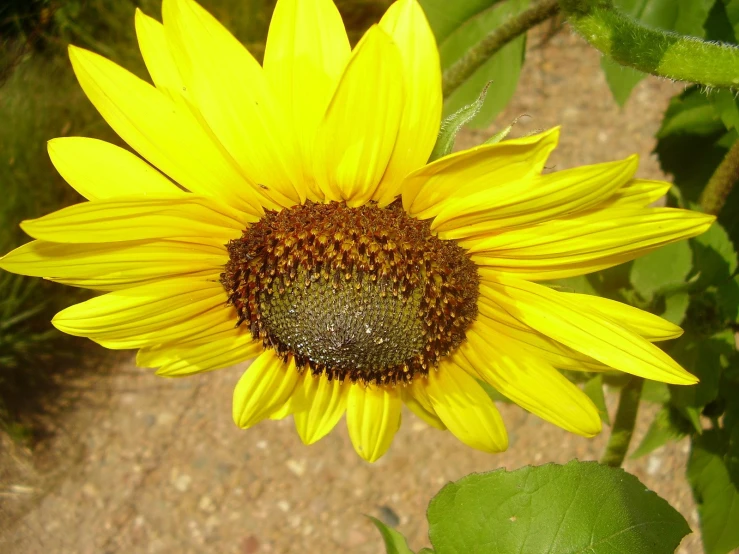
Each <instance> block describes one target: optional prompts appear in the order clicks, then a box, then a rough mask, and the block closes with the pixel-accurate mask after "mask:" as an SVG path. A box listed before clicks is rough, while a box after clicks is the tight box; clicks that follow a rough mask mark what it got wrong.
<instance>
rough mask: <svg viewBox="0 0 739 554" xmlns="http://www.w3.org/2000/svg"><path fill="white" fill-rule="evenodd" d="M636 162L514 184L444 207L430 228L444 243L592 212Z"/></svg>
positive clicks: (494, 185) (625, 178)
mask: <svg viewBox="0 0 739 554" xmlns="http://www.w3.org/2000/svg"><path fill="white" fill-rule="evenodd" d="M638 165H639V160H638V158H637V157H636V156H631V157H630V158H626V159H625V160H620V161H617V162H610V163H603V164H596V165H586V166H582V167H576V168H573V169H565V170H563V171H557V172H555V173H549V174H547V175H538V176H534V177H532V178H529V179H524V180H521V181H512V182H507V183H506V182H499V183H495V182H493V183H491V184H490V186H489V187H488V188H487V189H483V190H480V191H478V192H475V193H474V194H469V195H467V196H462V197H460V198H457V199H455V200H450V201H448V202H444V203H443V207H442V209H441V211H440V212H439V215H437V216H436V217H435V218H434V220H433V222H432V223H431V229H432V230H435V231H437V232H438V234H439V237H440V238H443V239H459V238H463V237H469V236H472V235H479V234H487V233H491V232H498V231H500V230H501V229H505V228H506V227H513V226H516V225H526V224H531V223H538V222H541V221H547V220H550V219H553V218H556V217H560V216H568V215H570V214H573V213H575V212H581V211H584V210H587V209H589V208H593V207H595V206H597V205H598V204H600V203H602V202H603V201H604V200H606V199H607V198H609V197H610V196H611V195H612V194H613V193H614V191H616V190H617V189H618V188H620V187H621V186H622V185H624V184H625V183H627V182H628V181H629V180H630V179H631V177H633V175H634V172H635V171H636V168H637V166H638Z"/></svg>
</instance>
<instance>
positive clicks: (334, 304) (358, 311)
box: [221, 202, 479, 384]
mask: <svg viewBox="0 0 739 554" xmlns="http://www.w3.org/2000/svg"><path fill="white" fill-rule="evenodd" d="M227 248H228V252H229V256H230V259H229V262H228V263H227V264H226V269H225V271H224V273H222V274H221V283H222V284H223V287H224V288H225V289H226V292H227V293H228V302H229V304H231V305H232V306H233V307H234V308H236V311H237V313H238V315H239V320H238V323H237V324H238V325H240V324H242V323H246V324H248V325H249V326H250V329H251V333H252V335H253V336H254V337H255V338H261V339H262V341H263V342H264V345H265V347H271V348H274V349H275V351H276V352H277V353H278V354H279V355H280V356H281V357H282V358H283V359H285V360H287V358H288V357H289V356H293V357H294V358H295V362H296V364H297V365H298V367H300V368H305V367H309V368H310V369H311V371H312V372H313V374H315V375H318V374H320V373H322V372H324V371H325V372H327V374H328V376H329V377H331V378H340V379H343V378H345V377H348V378H349V379H351V380H352V381H353V382H357V381H360V382H364V383H383V384H397V383H398V382H410V381H411V380H412V379H413V377H414V376H416V375H425V374H427V373H428V371H429V368H431V367H432V366H434V365H436V364H437V363H438V362H439V360H440V359H441V358H442V357H443V356H445V355H447V354H449V353H450V352H451V351H453V350H454V349H455V348H457V346H459V344H460V343H461V342H462V341H463V340H464V338H465V332H466V331H467V329H468V328H469V326H470V325H471V324H472V322H473V321H474V319H475V317H476V316H477V296H478V285H479V278H478V275H477V268H476V266H475V264H474V263H473V262H472V261H471V260H470V259H469V257H468V256H467V254H466V252H465V250H464V249H462V248H461V247H460V246H458V245H457V244H456V243H455V242H454V241H444V240H440V239H438V238H436V237H435V236H433V235H432V234H431V232H430V231H429V224H428V222H425V221H419V220H416V219H413V218H411V217H409V216H408V215H407V214H406V213H405V212H404V211H403V209H402V207H401V206H400V205H399V203H394V204H392V205H390V206H389V207H387V208H378V207H377V206H376V205H374V204H369V205H366V206H362V207H359V208H349V207H347V206H346V205H345V204H343V203H338V202H332V203H330V204H315V203H311V202H308V203H306V204H304V205H301V206H295V207H292V208H289V209H285V210H282V211H281V212H273V211H268V212H267V213H266V214H265V216H264V217H263V218H262V219H261V220H259V221H258V222H256V223H254V224H253V225H251V226H250V227H249V228H248V229H246V230H245V231H244V233H243V235H242V237H241V238H240V239H236V240H232V241H231V242H229V243H228V245H227Z"/></svg>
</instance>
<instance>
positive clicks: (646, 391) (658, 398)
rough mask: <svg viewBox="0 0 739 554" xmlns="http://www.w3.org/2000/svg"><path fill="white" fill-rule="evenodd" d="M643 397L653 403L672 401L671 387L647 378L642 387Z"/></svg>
mask: <svg viewBox="0 0 739 554" xmlns="http://www.w3.org/2000/svg"><path fill="white" fill-rule="evenodd" d="M641 399H642V400H644V401H645V402H651V403H652V404H664V403H665V402H669V401H670V388H669V387H668V386H667V384H666V383H661V382H659V381H651V380H649V379H646V380H645V381H644V386H643V387H642V389H641Z"/></svg>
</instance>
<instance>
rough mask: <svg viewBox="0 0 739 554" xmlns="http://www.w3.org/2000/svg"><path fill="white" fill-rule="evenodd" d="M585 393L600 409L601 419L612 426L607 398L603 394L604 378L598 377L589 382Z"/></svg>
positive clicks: (585, 387) (584, 388)
mask: <svg viewBox="0 0 739 554" xmlns="http://www.w3.org/2000/svg"><path fill="white" fill-rule="evenodd" d="M583 392H584V393H585V394H587V395H588V398H590V400H592V401H593V404H595V407H596V408H598V415H599V416H600V419H601V420H602V421H603V422H604V423H605V424H607V425H610V424H611V418H610V416H609V415H608V407H607V406H606V397H605V395H604V394H603V376H602V375H596V376H595V377H593V378H592V379H590V380H588V381H587V382H586V383H585V385H584V386H583Z"/></svg>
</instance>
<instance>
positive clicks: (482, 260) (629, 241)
mask: <svg viewBox="0 0 739 554" xmlns="http://www.w3.org/2000/svg"><path fill="white" fill-rule="evenodd" d="M714 220H715V218H714V217H713V216H710V215H706V214H702V213H698V212H691V211H687V210H677V209H672V208H641V209H629V208H621V209H615V208H614V209H609V210H602V211H597V212H592V213H589V214H588V215H580V216H578V215H574V216H573V217H572V218H569V219H556V220H552V221H548V222H546V223H540V224H537V225H530V226H526V227H521V228H517V229H511V230H508V231H505V232H501V233H499V234H497V235H491V236H487V237H483V238H477V239H467V240H462V241H460V245H461V246H462V247H464V248H466V249H467V250H469V252H470V253H472V259H473V261H474V262H475V263H477V264H478V265H479V266H488V267H492V268H495V270H496V271H498V272H501V273H509V274H515V275H517V276H520V277H522V278H524V279H529V280H545V279H561V278H564V277H572V276H575V275H584V274H586V273H592V272H593V271H598V270H601V269H605V268H607V267H612V266H614V265H618V264H621V263H624V262H627V261H629V260H633V259H634V258H638V257H639V256H643V255H644V254H647V253H648V252H651V251H652V250H654V249H655V248H659V247H660V246H664V245H666V244H670V243H672V242H676V241H678V240H683V239H686V238H690V237H694V236H696V235H700V234H701V233H703V232H705V231H706V230H707V229H708V228H709V227H710V226H711V223H713V221H714Z"/></svg>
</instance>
